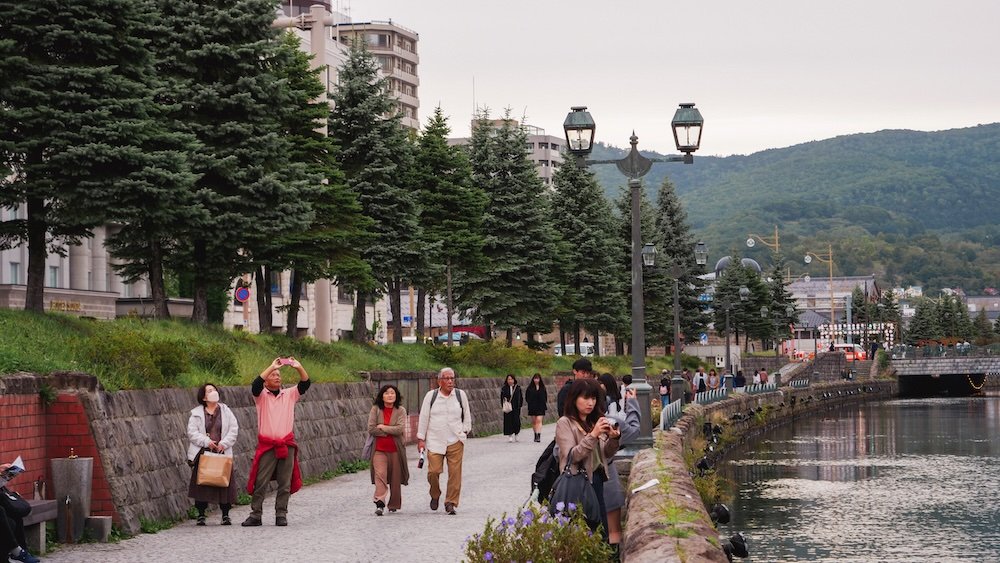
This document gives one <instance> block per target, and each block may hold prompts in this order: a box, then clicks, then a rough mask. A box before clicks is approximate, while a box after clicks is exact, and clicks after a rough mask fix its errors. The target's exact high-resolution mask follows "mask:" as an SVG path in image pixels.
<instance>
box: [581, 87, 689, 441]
mask: <svg viewBox="0 0 1000 563" xmlns="http://www.w3.org/2000/svg"><path fill="white" fill-rule="evenodd" d="M571 110H572V111H570V113H569V114H568V115H567V116H566V120H565V121H564V122H563V131H564V132H565V133H566V148H567V150H568V151H569V152H570V154H572V155H574V156H576V157H577V163H578V164H579V165H580V166H581V167H583V166H588V165H592V164H614V165H615V166H617V167H618V170H619V171H620V172H621V173H622V174H623V175H625V176H626V177H627V178H628V179H629V180H628V187H629V192H630V194H631V197H632V205H631V212H632V346H631V348H632V387H633V388H634V389H635V390H636V394H637V395H638V397H637V398H638V399H639V408H640V411H641V412H640V427H639V437H638V438H637V439H636V441H635V442H634V443H635V445H636V447H637V448H643V447H649V446H651V445H652V444H653V428H652V425H651V418H650V410H649V396H650V392H651V391H652V389H653V388H652V387H650V385H649V383H647V382H646V334H645V328H644V320H643V299H642V264H643V262H644V258H643V256H642V254H644V252H643V250H644V245H643V244H642V231H641V223H640V219H641V209H640V206H639V202H640V193H639V190H640V188H641V186H642V183H641V182H640V181H639V178H641V177H643V176H645V175H646V173H647V172H649V169H650V168H651V167H652V165H653V163H654V162H683V163H685V164H691V163H693V162H694V155H693V153H694V152H695V151H696V150H698V148H699V147H700V146H701V132H702V129H703V126H704V123H705V120H704V119H702V117H701V112H699V111H698V110H697V109H695V107H694V104H681V105H680V108H678V109H677V111H676V112H675V113H674V119H673V120H672V121H671V128H672V129H673V133H674V142H675V143H676V145H677V150H678V151H679V152H681V153H682V154H679V155H672V156H668V157H665V158H656V159H650V158H646V157H645V156H642V155H641V154H639V149H638V148H637V147H638V144H639V137H637V136H636V135H635V133H634V132H633V133H632V136H631V137H630V138H629V143H630V144H631V145H632V150H630V151H629V153H628V155H626V156H625V157H624V158H621V159H618V160H587V159H586V158H587V155H588V154H590V152H591V151H592V150H593V148H594V132H595V131H596V128H597V126H596V124H595V123H594V118H593V117H592V116H591V115H590V113H589V112H588V111H587V107H586V106H574V107H572V108H571ZM653 250H655V249H653Z"/></svg>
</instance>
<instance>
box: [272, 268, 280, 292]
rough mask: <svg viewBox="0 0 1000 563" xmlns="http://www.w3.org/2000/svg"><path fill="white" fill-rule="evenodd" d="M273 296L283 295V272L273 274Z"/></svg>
mask: <svg viewBox="0 0 1000 563" xmlns="http://www.w3.org/2000/svg"><path fill="white" fill-rule="evenodd" d="M271 295H281V272H273V271H272V272H271Z"/></svg>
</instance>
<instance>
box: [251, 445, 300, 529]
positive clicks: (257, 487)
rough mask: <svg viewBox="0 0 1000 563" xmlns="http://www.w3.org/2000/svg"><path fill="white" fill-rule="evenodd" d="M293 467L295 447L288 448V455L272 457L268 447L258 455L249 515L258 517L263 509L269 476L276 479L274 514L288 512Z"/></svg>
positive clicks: (283, 514)
mask: <svg viewBox="0 0 1000 563" xmlns="http://www.w3.org/2000/svg"><path fill="white" fill-rule="evenodd" d="M294 467H295V448H293V447H289V448H288V457H286V458H285V459H278V458H276V457H274V450H273V449H270V450H268V451H266V452H264V453H263V454H261V456H260V461H259V462H257V482H255V483H254V485H253V486H254V489H253V498H252V499H251V500H250V516H253V517H254V518H257V519H260V515H261V513H262V512H263V510H264V497H265V496H267V484H268V482H270V480H271V476H272V475H273V476H274V477H276V478H277V480H278V492H277V493H276V494H275V496H274V515H275V516H286V515H287V514H288V497H290V496H292V469H293V468H294Z"/></svg>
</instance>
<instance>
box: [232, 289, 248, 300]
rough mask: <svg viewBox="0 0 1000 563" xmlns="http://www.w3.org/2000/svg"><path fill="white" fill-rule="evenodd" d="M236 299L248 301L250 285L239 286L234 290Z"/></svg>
mask: <svg viewBox="0 0 1000 563" xmlns="http://www.w3.org/2000/svg"><path fill="white" fill-rule="evenodd" d="M234 296H235V297H236V300H237V301H239V302H240V303H246V302H247V301H248V300H249V299H250V288H249V287H237V288H236V291H235V292H234Z"/></svg>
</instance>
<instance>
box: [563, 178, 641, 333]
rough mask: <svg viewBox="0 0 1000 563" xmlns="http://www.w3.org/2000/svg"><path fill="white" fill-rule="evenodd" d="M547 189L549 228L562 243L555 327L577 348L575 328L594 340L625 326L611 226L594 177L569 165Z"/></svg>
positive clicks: (607, 206) (614, 232)
mask: <svg viewBox="0 0 1000 563" xmlns="http://www.w3.org/2000/svg"><path fill="white" fill-rule="evenodd" d="M553 188H554V191H553V193H552V196H551V197H552V203H551V209H552V220H551V222H552V225H554V227H555V229H556V231H557V233H558V236H559V238H560V239H561V241H562V248H563V252H564V253H565V254H560V258H561V259H563V260H565V264H566V265H567V266H568V267H566V268H565V269H564V270H561V272H562V276H563V277H561V278H560V279H559V280H558V281H559V283H560V285H561V286H562V287H563V290H562V292H561V299H560V302H559V311H560V315H559V317H558V318H559V326H560V329H561V330H562V329H564V328H570V329H571V330H572V331H573V334H574V341H575V342H578V343H579V342H581V334H580V329H581V328H584V329H587V330H589V331H590V332H591V333H593V334H594V336H595V339H597V335H598V334H599V333H601V332H605V333H613V332H615V331H616V330H617V329H619V328H620V327H621V326H622V325H623V324H625V322H626V316H625V311H626V309H625V302H624V299H623V292H622V287H621V281H622V280H621V276H620V275H619V273H618V268H620V267H621V255H620V254H621V245H620V244H618V240H617V235H618V229H617V225H616V224H615V221H614V215H613V213H612V212H611V205H610V204H609V203H608V201H607V200H606V199H605V198H604V194H603V193H602V190H601V187H600V186H599V185H598V184H597V180H596V179H595V177H594V174H593V173H591V172H590V171H588V170H586V169H584V168H581V167H579V166H578V165H577V163H576V161H575V160H574V159H567V160H566V161H565V162H564V163H563V165H562V166H561V167H560V168H559V169H558V170H557V171H556V173H555V176H554V177H553ZM594 344H595V350H597V349H598V348H599V346H597V342H595V343H594ZM598 353H599V352H598Z"/></svg>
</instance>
